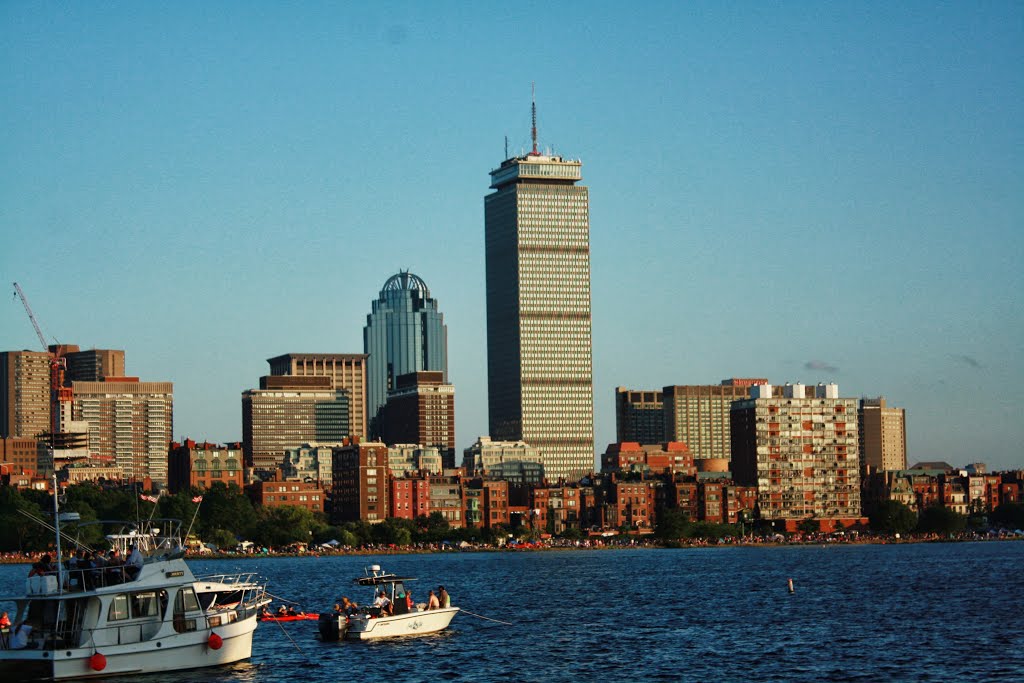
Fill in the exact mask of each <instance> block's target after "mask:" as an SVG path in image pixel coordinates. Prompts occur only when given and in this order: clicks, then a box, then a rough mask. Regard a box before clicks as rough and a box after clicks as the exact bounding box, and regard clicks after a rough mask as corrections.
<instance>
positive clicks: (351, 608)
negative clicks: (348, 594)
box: [341, 598, 359, 617]
mask: <svg viewBox="0 0 1024 683" xmlns="http://www.w3.org/2000/svg"><path fill="white" fill-rule="evenodd" d="M341 613H342V614H344V615H345V616H346V617H351V616H352V615H353V614H359V605H357V604H356V603H354V602H352V601H351V600H349V599H348V598H342V599H341Z"/></svg>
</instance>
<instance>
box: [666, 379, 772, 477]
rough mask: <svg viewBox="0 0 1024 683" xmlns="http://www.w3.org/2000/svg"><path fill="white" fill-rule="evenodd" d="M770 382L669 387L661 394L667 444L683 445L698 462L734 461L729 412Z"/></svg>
mask: <svg viewBox="0 0 1024 683" xmlns="http://www.w3.org/2000/svg"><path fill="white" fill-rule="evenodd" d="M767 383H768V380H767V379H761V378H757V379H750V378H744V379H739V378H733V379H726V380H722V383H721V384H701V385H683V386H668V387H665V388H664V389H663V390H662V395H663V399H662V400H663V403H664V409H663V410H664V424H665V440H666V441H682V442H683V443H685V444H686V445H687V446H689V448H690V452H691V453H693V457H694V459H696V460H703V459H705V458H724V459H726V460H728V459H729V458H730V457H731V455H730V454H731V451H732V447H731V444H730V439H729V411H730V409H731V407H732V403H733V401H739V400H743V399H747V398H750V388H751V387H752V386H755V385H763V384H767Z"/></svg>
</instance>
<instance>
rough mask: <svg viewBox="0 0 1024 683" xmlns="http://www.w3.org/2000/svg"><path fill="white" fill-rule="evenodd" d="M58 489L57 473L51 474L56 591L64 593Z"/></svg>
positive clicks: (51, 450)
mask: <svg viewBox="0 0 1024 683" xmlns="http://www.w3.org/2000/svg"><path fill="white" fill-rule="evenodd" d="M50 460H51V462H52V461H53V449H52V448H51V449H50ZM58 496H60V489H58V488H57V473H56V472H54V473H53V528H54V529H55V530H56V532H57V533H56V536H57V589H58V590H60V591H61V592H63V591H64V557H63V556H62V555H61V552H60V504H59V502H58Z"/></svg>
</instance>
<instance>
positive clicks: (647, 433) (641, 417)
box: [615, 387, 665, 444]
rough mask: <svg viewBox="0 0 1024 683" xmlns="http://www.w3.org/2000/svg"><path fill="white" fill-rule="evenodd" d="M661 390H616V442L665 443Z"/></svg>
mask: <svg viewBox="0 0 1024 683" xmlns="http://www.w3.org/2000/svg"><path fill="white" fill-rule="evenodd" d="M662 396H663V394H662V392H661V391H644V390H639V391H638V390H633V389H627V388H625V387H617V388H616V389H615V440H616V441H617V442H618V443H623V442H633V443H640V444H653V443H663V442H664V441H665V415H664V410H663V401H662Z"/></svg>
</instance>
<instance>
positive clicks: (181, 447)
mask: <svg viewBox="0 0 1024 683" xmlns="http://www.w3.org/2000/svg"><path fill="white" fill-rule="evenodd" d="M243 463H244V455H243V449H242V444H240V443H232V444H212V443H209V442H205V441H204V442H201V443H200V442H196V441H194V440H192V439H185V440H184V441H183V442H181V443H178V442H177V441H174V442H171V445H170V448H169V449H168V452H167V488H168V489H170V491H171V492H172V493H177V492H178V491H187V490H188V489H190V488H199V489H209V488H210V487H211V486H212V485H213V484H214V483H215V482H220V483H222V484H224V485H225V486H230V485H231V484H234V485H235V486H237V487H238V488H239V489H241V488H242V487H243V486H244V485H245V475H244V470H243Z"/></svg>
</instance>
